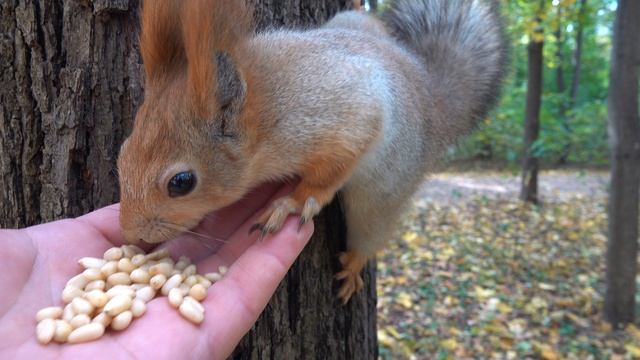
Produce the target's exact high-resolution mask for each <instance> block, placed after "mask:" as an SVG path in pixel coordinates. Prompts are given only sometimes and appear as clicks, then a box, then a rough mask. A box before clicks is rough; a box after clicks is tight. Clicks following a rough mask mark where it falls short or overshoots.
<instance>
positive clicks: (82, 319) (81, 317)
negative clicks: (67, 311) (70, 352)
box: [69, 314, 91, 329]
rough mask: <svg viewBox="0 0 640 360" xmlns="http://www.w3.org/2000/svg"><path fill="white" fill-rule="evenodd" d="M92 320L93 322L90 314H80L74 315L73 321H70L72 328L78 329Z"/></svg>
mask: <svg viewBox="0 0 640 360" xmlns="http://www.w3.org/2000/svg"><path fill="white" fill-rule="evenodd" d="M90 322H91V318H90V317H89V315H87V314H78V315H76V316H74V317H73V319H71V321H69V325H71V327H72V328H74V329H77V328H79V327H81V326H84V325H87V324H89V323H90Z"/></svg>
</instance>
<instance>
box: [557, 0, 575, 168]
mask: <svg viewBox="0 0 640 360" xmlns="http://www.w3.org/2000/svg"><path fill="white" fill-rule="evenodd" d="M555 38H556V54H555V55H556V62H557V66H556V92H557V93H558V96H559V102H558V117H559V118H560V123H561V125H562V130H563V131H564V139H563V141H564V143H565V144H564V146H563V148H562V153H561V154H560V158H559V159H558V164H560V165H563V164H566V163H567V160H568V158H569V152H570V151H571V149H570V142H569V137H570V136H571V128H570V127H569V119H568V118H567V103H566V99H565V91H566V85H565V82H564V56H563V52H562V51H563V48H564V36H563V34H562V4H558V28H557V29H556V32H555Z"/></svg>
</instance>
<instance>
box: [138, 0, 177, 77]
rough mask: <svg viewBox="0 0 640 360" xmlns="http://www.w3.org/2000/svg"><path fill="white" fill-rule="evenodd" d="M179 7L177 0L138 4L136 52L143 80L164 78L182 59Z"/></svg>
mask: <svg viewBox="0 0 640 360" xmlns="http://www.w3.org/2000/svg"><path fill="white" fill-rule="evenodd" d="M180 8H181V2H180V1H179V0H145V1H144V3H143V4H142V16H141V23H142V29H141V33H140V52H141V54H142V61H143V62H144V70H145V74H146V78H147V81H151V82H153V81H157V80H159V79H162V78H163V77H166V76H167V75H169V74H170V73H172V72H174V71H176V70H178V69H180V68H181V67H182V66H183V64H184V63H185V61H186V54H185V48H184V41H183V38H182V20H181V16H180V14H181V11H180Z"/></svg>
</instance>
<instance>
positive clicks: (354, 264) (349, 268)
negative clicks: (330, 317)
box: [335, 250, 367, 305]
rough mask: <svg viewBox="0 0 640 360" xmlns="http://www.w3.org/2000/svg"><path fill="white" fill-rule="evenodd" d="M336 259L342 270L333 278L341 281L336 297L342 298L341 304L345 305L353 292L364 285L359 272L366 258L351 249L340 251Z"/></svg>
mask: <svg viewBox="0 0 640 360" xmlns="http://www.w3.org/2000/svg"><path fill="white" fill-rule="evenodd" d="M338 259H339V260H340V263H341V264H342V268H343V270H342V271H340V272H339V273H337V274H336V275H335V278H336V280H341V281H342V285H341V286H340V290H339V291H338V297H339V298H340V299H341V300H342V304H343V305H345V304H346V303H348V302H349V299H351V296H353V294H355V293H356V292H358V291H360V290H361V289H362V288H363V287H364V281H362V277H361V276H360V272H361V271H362V268H363V267H364V265H365V264H366V263H367V259H366V257H364V256H362V255H360V254H358V253H356V252H355V251H353V250H349V251H347V252H345V253H341V254H340V256H339V257H338Z"/></svg>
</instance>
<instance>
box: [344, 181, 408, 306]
mask: <svg viewBox="0 0 640 360" xmlns="http://www.w3.org/2000/svg"><path fill="white" fill-rule="evenodd" d="M409 195H410V194H389V193H385V192H384V191H381V189H379V188H377V187H376V186H375V185H372V184H368V186H367V185H364V186H360V185H358V184H353V183H350V184H348V185H347V186H346V187H345V188H344V189H343V192H342V204H343V206H344V210H345V215H346V220H347V251H346V252H345V253H342V254H341V255H340V262H341V264H342V271H340V272H338V273H337V274H336V279H338V280H341V281H342V285H341V287H340V290H339V291H338V297H339V298H340V299H341V300H342V302H343V303H345V304H346V303H347V302H348V301H349V299H350V298H351V296H352V295H353V294H355V293H356V292H357V291H359V290H360V289H362V286H363V282H362V278H361V277H360V273H361V271H362V269H363V268H364V266H365V265H366V263H367V261H368V260H370V259H372V258H373V257H374V256H375V255H376V253H377V252H378V251H379V250H382V249H383V248H384V246H385V245H386V243H387V242H388V241H389V240H390V239H391V236H392V234H393V230H394V229H395V225H396V223H397V220H398V217H399V215H400V213H401V212H402V209H403V203H404V202H406V198H408V197H409Z"/></svg>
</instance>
